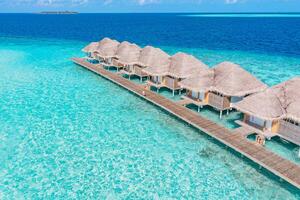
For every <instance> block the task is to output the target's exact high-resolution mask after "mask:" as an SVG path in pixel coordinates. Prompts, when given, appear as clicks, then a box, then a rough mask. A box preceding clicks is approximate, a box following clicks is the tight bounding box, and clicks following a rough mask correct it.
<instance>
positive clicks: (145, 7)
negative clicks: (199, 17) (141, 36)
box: [0, 0, 300, 13]
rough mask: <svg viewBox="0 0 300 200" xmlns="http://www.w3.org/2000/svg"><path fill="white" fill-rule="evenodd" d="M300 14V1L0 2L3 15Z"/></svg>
mask: <svg viewBox="0 0 300 200" xmlns="http://www.w3.org/2000/svg"><path fill="white" fill-rule="evenodd" d="M61 10H70V11H78V12H83V13H120V12H122V13H123V12H126V13H131V12H134V13H144V12H150V13H152V12H300V0H0V12H1V13H11V12H22V13H23V12H39V11H61Z"/></svg>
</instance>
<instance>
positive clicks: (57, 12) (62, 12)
mask: <svg viewBox="0 0 300 200" xmlns="http://www.w3.org/2000/svg"><path fill="white" fill-rule="evenodd" d="M39 14H46V15H74V14H79V13H78V12H74V11H42V12H40V13H39Z"/></svg>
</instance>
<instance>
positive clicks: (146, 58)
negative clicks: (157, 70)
mask: <svg viewBox="0 0 300 200" xmlns="http://www.w3.org/2000/svg"><path fill="white" fill-rule="evenodd" d="M169 58H170V56H169V55H168V54H167V53H165V52H164V51H163V50H161V49H159V48H154V47H152V46H146V47H144V48H143V49H142V50H141V51H140V56H139V59H138V62H136V63H135V64H134V65H130V66H129V67H125V68H124V69H123V70H122V72H123V73H124V74H126V75H128V76H129V77H130V76H133V75H135V76H138V77H140V79H141V80H142V78H143V77H147V76H148V74H146V73H145V72H144V71H143V70H144V69H146V68H147V67H152V66H160V67H162V68H165V67H166V66H168V65H169V64H170V59H169Z"/></svg>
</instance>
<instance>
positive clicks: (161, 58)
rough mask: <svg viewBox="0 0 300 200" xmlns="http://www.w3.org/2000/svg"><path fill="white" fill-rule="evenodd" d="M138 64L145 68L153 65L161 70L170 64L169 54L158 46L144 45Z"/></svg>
mask: <svg viewBox="0 0 300 200" xmlns="http://www.w3.org/2000/svg"><path fill="white" fill-rule="evenodd" d="M138 64H139V65H141V66H144V67H147V68H152V67H155V68H158V70H162V71H163V70H164V69H165V68H168V66H169V64H170V56H169V55H168V54H167V53H166V52H164V51H163V50H161V49H159V48H154V47H151V46H146V47H145V48H143V49H142V50H141V53H140V57H139V62H138Z"/></svg>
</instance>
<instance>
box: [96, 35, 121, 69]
mask: <svg viewBox="0 0 300 200" xmlns="http://www.w3.org/2000/svg"><path fill="white" fill-rule="evenodd" d="M119 45H120V42H118V41H117V40H112V39H109V38H104V39H102V40H101V41H100V42H99V43H98V47H97V49H96V50H95V52H94V55H95V57H96V59H97V60H98V61H99V62H101V64H103V65H104V66H111V65H112V61H113V58H115V55H116V52H117V50H118V47H119Z"/></svg>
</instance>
